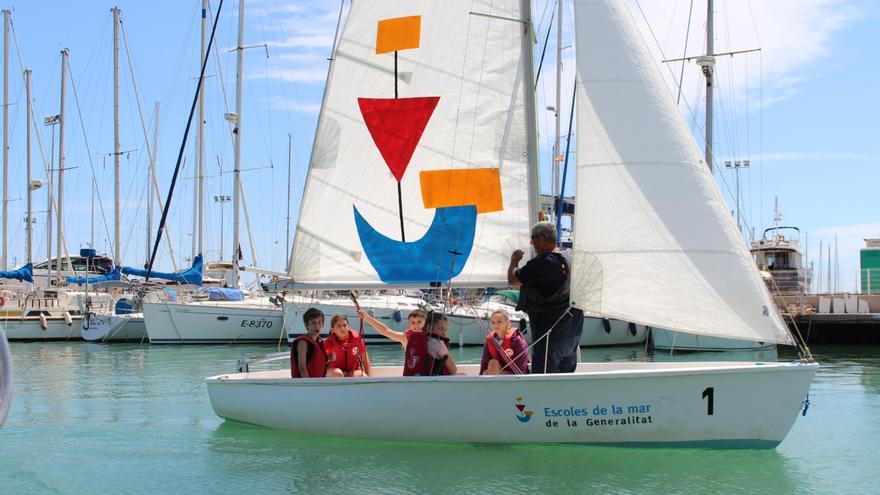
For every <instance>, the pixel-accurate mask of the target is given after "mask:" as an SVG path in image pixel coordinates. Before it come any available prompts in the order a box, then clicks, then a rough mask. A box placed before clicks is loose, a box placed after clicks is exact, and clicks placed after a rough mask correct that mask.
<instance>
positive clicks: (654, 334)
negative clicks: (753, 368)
mask: <svg viewBox="0 0 880 495" xmlns="http://www.w3.org/2000/svg"><path fill="white" fill-rule="evenodd" d="M651 339H652V340H653V342H654V349H659V350H671V351H755V350H761V349H773V348H775V347H776V344H773V343H769V342H752V341H748V340H737V339H725V338H721V337H709V336H706V335H695V334H690V333H682V332H673V331H672V330H663V329H660V328H653V329H651Z"/></svg>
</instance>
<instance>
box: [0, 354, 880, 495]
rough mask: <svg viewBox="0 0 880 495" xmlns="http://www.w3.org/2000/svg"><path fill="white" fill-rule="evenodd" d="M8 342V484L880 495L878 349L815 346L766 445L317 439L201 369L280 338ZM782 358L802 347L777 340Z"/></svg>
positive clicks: (3, 460) (466, 357)
mask: <svg viewBox="0 0 880 495" xmlns="http://www.w3.org/2000/svg"><path fill="white" fill-rule="evenodd" d="M11 349H12V353H13V364H14V367H15V379H16V383H15V387H16V396H15V401H14V402H13V405H12V409H11V411H10V415H9V419H8V420H7V423H6V425H5V426H4V428H3V430H0V445H2V447H3V449H0V473H2V476H3V480H2V489H0V492H2V493H32V492H58V493H79V492H82V491H89V492H122V491H125V492H130V491H132V487H137V489H136V490H134V491H143V492H148V493H153V492H161V491H169V490H171V491H173V492H184V491H186V492H197V493H204V492H209V493H214V492H216V493H221V492H222V493H228V492H233V491H235V492H238V491H244V490H247V491H256V492H268V491H274V492H291V493H314V492H342V491H352V490H356V491H358V492H364V493H369V492H381V493H413V492H419V493H422V492H432V493H462V492H465V493H473V492H479V493H484V492H490V493H491V492H495V493H511V492H523V491H533V492H534V491H540V492H549V493H577V492H593V493H596V492H598V493H639V494H642V493H648V494H650V493H663V494H666V493H750V494H751V493H838V492H850V493H880V481H878V480H877V479H876V476H875V475H874V474H873V473H875V472H876V469H875V466H876V465H877V464H878V463H880V455H878V454H876V453H875V452H874V449H873V447H874V446H875V445H877V444H878V443H880V421H877V417H878V414H880V389H878V387H877V384H878V381H880V379H878V377H880V371H878V370H880V358H878V357H876V353H875V352H874V351H873V350H872V349H870V348H859V347H853V348H849V347H817V348H816V349H814V350H813V351H814V354H815V356H816V358H817V360H819V361H820V363H821V364H822V367H821V368H820V370H819V373H818V375H817V377H816V380H815V382H814V384H813V387H812V390H811V394H810V400H811V404H812V405H811V407H810V409H809V412H808V414H807V416H805V417H799V418H798V420H797V422H796V423H795V426H794V428H793V430H792V432H791V434H790V435H789V436H788V438H787V439H786V440H785V441H784V442H783V443H782V445H781V446H780V447H779V448H777V449H776V450H769V451H767V450H740V451H724V450H689V449H676V450H674V451H672V450H665V449H623V448H607V447H606V448H602V447H585V446H556V445H475V444H464V445H463V444H438V443H415V442H412V443H410V442H381V441H374V440H353V439H338V438H316V437H307V436H300V435H293V434H288V433H284V432H278V431H273V430H268V429H263V428H259V427H254V426H249V425H243V424H238V423H234V422H225V421H223V420H222V419H220V418H218V417H217V416H216V415H215V414H214V413H213V411H212V409H211V407H210V404H209V401H208V397H207V392H206V389H205V385H204V378H205V377H206V376H211V375H215V374H218V373H224V372H229V371H232V370H233V369H234V366H235V362H236V360H237V359H239V358H241V357H245V356H248V355H254V354H262V353H266V352H273V351H275V348H274V346H191V347H190V346H187V347H175V346H171V347H150V346H140V345H99V344H83V343H47V344H37V343H34V344H21V343H18V344H13V345H12V346H11ZM481 353H482V350H481V349H480V348H475V347H470V348H465V349H453V350H452V356H453V357H454V358H455V359H456V360H457V361H458V362H459V363H476V362H479V359H480V356H481ZM370 356H371V360H372V361H373V362H374V363H376V364H394V365H396V364H399V363H400V362H401V360H402V358H403V352H402V349H401V347H400V346H398V345H386V346H378V345H374V346H371V347H370ZM778 358H779V360H781V361H789V360H793V359H796V358H797V354H796V353H795V352H794V351H793V350H791V349H789V348H784V347H783V348H780V350H779V356H778ZM581 359H582V360H583V361H594V362H600V361H601V362H607V361H646V360H651V359H653V360H658V361H659V360H670V359H672V360H682V361H693V360H722V359H746V360H764V361H772V360H774V359H771V358H769V357H767V356H766V355H754V354H750V355H747V356H743V355H731V354H728V353H700V354H675V355H673V356H671V357H670V356H668V355H667V354H665V353H664V354H662V355H661V354H659V353H657V354H653V355H652V354H650V353H648V352H646V351H645V349H644V348H643V347H641V346H635V347H621V348H598V349H583V350H582V351H581ZM286 364H287V363H284V362H282V363H278V365H279V366H286ZM353 407H354V408H356V407H357V406H356V404H355V405H353ZM388 407H389V408H391V407H394V404H388ZM437 407H438V408H441V409H442V408H443V404H437ZM284 413H285V412H284V411H278V414H284ZM431 427H432V425H431V424H430V423H428V422H426V424H425V428H431ZM81 487H88V489H85V488H81Z"/></svg>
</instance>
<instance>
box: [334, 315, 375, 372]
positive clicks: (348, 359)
mask: <svg viewBox="0 0 880 495" xmlns="http://www.w3.org/2000/svg"><path fill="white" fill-rule="evenodd" d="M324 349H325V350H326V351H327V354H328V357H329V363H328V368H327V376H328V377H334V378H342V377H345V376H349V377H352V376H355V377H357V376H370V357H369V356H368V355H367V346H366V344H364V339H363V338H362V337H361V336H360V335H359V334H358V333H357V332H355V331H354V330H352V329H351V328H349V325H348V317H346V316H345V315H342V314H337V315H333V318H331V319H330V335H329V336H328V337H327V338H326V339H325V340H324Z"/></svg>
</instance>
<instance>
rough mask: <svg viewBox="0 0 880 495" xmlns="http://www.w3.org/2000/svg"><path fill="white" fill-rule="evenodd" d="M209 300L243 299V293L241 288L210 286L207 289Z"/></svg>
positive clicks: (203, 290) (201, 290)
mask: <svg viewBox="0 0 880 495" xmlns="http://www.w3.org/2000/svg"><path fill="white" fill-rule="evenodd" d="M205 291H206V289H200V290H199V292H205ZM207 292H208V300H209V301H243V300H244V293H243V292H242V291H241V289H225V288H221V287H211V288H210V289H207Z"/></svg>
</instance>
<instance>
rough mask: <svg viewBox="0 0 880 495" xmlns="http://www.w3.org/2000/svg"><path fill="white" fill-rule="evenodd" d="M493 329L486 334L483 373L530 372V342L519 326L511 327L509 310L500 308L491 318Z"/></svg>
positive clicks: (481, 366)
mask: <svg viewBox="0 0 880 495" xmlns="http://www.w3.org/2000/svg"><path fill="white" fill-rule="evenodd" d="M489 321H490V322H491V323H492V331H491V332H489V335H488V336H486V345H485V346H484V347H483V360H482V361H481V362H480V374H481V375H513V374H516V375H521V374H523V373H528V372H529V363H528V354H529V353H528V348H529V346H528V344H527V343H526V339H524V338H523V336H522V334H521V333H520V332H519V329H518V328H511V326H510V316H508V314H507V311H504V310H503V309H499V310H497V311H494V312H493V313H492V316H491V317H490V318H489Z"/></svg>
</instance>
